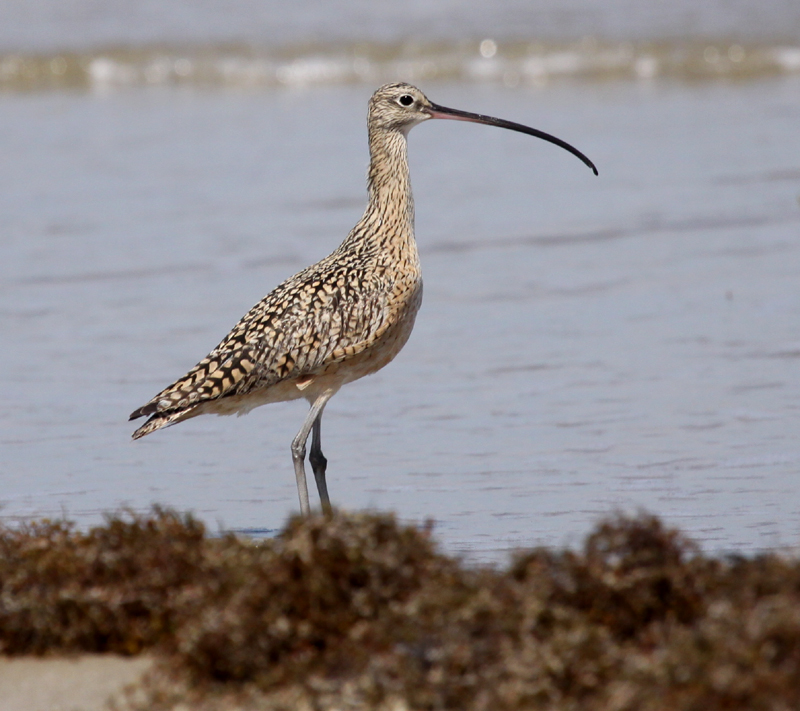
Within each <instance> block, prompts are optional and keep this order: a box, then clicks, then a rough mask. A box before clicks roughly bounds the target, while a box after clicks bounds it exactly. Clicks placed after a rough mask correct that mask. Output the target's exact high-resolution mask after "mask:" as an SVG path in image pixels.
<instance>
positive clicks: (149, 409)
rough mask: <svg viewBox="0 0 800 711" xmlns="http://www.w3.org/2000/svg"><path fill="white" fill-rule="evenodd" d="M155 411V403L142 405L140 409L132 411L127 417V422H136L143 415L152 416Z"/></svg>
mask: <svg viewBox="0 0 800 711" xmlns="http://www.w3.org/2000/svg"><path fill="white" fill-rule="evenodd" d="M155 411H156V405H155V403H152V402H148V403H147V405H143V406H142V407H140V408H138V409H137V410H134V411H133V412H132V413H131V414H130V417H128V422H130V421H131V420H138V419H139V418H140V417H144V416H145V415H152V414H153V413H154V412H155Z"/></svg>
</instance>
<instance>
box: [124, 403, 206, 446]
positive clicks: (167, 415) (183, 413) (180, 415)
mask: <svg viewBox="0 0 800 711" xmlns="http://www.w3.org/2000/svg"><path fill="white" fill-rule="evenodd" d="M198 406H199V404H198V405H195V406H194V407H188V408H186V409H184V410H173V411H172V412H157V413H155V414H153V415H152V416H151V417H150V419H149V420H147V422H145V423H144V424H143V425H142V426H141V427H140V428H139V429H138V430H136V431H135V432H134V433H133V435H132V437H133V439H140V438H142V437H144V436H145V435H149V434H150V433H151V432H155V431H156V430H160V429H161V428H162V427H169V426H170V425H175V424H177V423H178V422H182V421H183V420H188V419H189V418H190V417H195V416H196V415H199V414H200V413H199V412H194V411H195V410H196V409H197V407H198ZM141 409H144V408H141ZM145 414H150V413H146V412H141V410H136V411H135V412H134V413H133V414H132V415H131V416H130V419H131V420H135V419H136V418H137V417H141V416H142V415H145Z"/></svg>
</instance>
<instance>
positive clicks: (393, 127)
mask: <svg viewBox="0 0 800 711" xmlns="http://www.w3.org/2000/svg"><path fill="white" fill-rule="evenodd" d="M428 119H451V120H454V121H469V122H471V123H482V124H484V125H486V126H497V127H499V128H507V129H509V130H511V131H519V132H520V133H527V134H528V135H529V136H535V137H536V138H541V139H542V140H545V141H548V142H549V143H554V144H555V145H557V146H559V147H560V148H563V149H564V150H566V151H569V152H570V153H572V154H573V155H575V156H577V157H578V158H580V159H581V160H582V161H583V162H584V163H585V164H586V165H588V166H589V167H590V168H591V169H592V171H593V172H594V174H595V175H597V168H595V165H594V163H592V161H590V160H589V159H588V158H587V157H586V156H585V155H584V154H583V153H581V152H580V151H579V150H578V149H577V148H575V147H573V146H571V145H570V144H569V143H567V142H566V141H562V140H561V139H560V138H556V137H555V136H551V135H550V134H549V133H545V132H544V131H540V130H538V129H536V128H531V127H530V126H523V125H522V124H519V123H514V122H513V121H505V120H504V119H498V118H494V117H493V116H484V115H483V114H473V113H470V112H469V111H461V110H460V109H448V108H447V107H446V106H439V105H438V104H434V103H433V102H432V101H430V100H429V99H428V97H427V96H425V94H423V93H422V92H421V91H420V90H419V89H417V87H415V86H411V84H406V83H405V82H396V83H393V84H385V85H384V86H382V87H381V88H380V89H378V90H377V91H376V92H375V93H374V94H373V95H372V98H371V99H370V100H369V110H368V113H367V124H368V126H369V128H370V130H385V131H397V132H399V133H402V134H403V135H406V134H407V133H408V132H409V131H410V130H411V129H412V128H413V127H414V126H416V125H417V124H418V123H422V122H423V121H427V120H428Z"/></svg>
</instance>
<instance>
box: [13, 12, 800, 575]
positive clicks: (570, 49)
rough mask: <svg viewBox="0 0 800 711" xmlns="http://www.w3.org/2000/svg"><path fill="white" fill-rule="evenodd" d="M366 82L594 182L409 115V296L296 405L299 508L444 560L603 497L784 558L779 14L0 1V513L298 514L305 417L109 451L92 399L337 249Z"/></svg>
mask: <svg viewBox="0 0 800 711" xmlns="http://www.w3.org/2000/svg"><path fill="white" fill-rule="evenodd" d="M398 79H402V80H406V81H411V82H413V83H415V84H417V85H418V86H420V88H422V89H423V91H425V92H426V93H427V94H428V96H429V97H430V98H431V100H433V101H435V102H437V103H441V104H444V105H446V106H452V107H455V108H461V109H465V110H470V111H476V112H481V113H486V114H489V115H494V116H498V117H501V118H505V119H509V120H512V121H518V122H521V123H525V124H528V125H532V126H534V127H536V128H539V129H542V130H544V131H547V132H550V133H553V134H555V135H557V136H559V137H560V138H562V139H564V140H566V141H568V142H570V143H572V144H574V145H575V146H577V147H578V148H579V149H581V150H582V151H584V152H585V153H586V154H587V155H589V156H590V157H591V158H592V159H593V160H594V162H595V163H596V164H597V166H598V167H599V170H600V177H599V178H595V177H594V176H593V175H592V174H591V172H590V171H589V170H588V169H587V168H586V167H585V166H583V165H582V164H581V163H580V162H579V161H578V160H576V159H575V158H574V157H573V156H570V155H569V154H568V153H566V152H564V151H561V150H559V149H558V148H556V147H554V146H552V145H550V144H547V143H544V142H541V141H536V140H534V139H532V138H530V137H527V136H523V135H520V134H514V133H511V132H508V131H499V130H496V129H491V128H488V127H485V126H476V125H472V124H465V123H455V122H444V121H442V122H435V123H431V124H426V125H424V126H421V127H419V128H417V129H415V130H414V131H413V132H412V134H411V136H410V156H411V163H412V182H413V185H414V191H415V197H416V204H417V239H418V242H419V247H420V252H421V256H422V262H423V271H424V275H425V301H424V304H423V307H422V310H421V312H420V315H419V317H418V320H417V327H416V329H415V332H414V334H413V336H412V338H411V340H410V342H409V344H408V345H407V346H406V348H405V350H404V351H403V352H402V353H401V354H400V356H399V357H398V358H397V360H396V361H395V362H394V363H393V364H392V365H390V366H389V367H388V368H386V369H385V370H383V371H381V372H380V373H379V374H377V375H375V376H372V377H370V378H366V379H363V380H361V381H358V382H357V383H354V384H352V385H350V386H349V387H348V388H346V389H344V390H343V391H342V392H341V393H339V394H338V395H337V397H336V398H334V399H333V401H332V402H331V404H330V405H329V407H328V408H327V410H326V418H325V428H324V447H325V452H326V455H327V456H328V459H329V462H330V463H329V487H330V491H331V496H332V499H333V501H334V503H335V504H336V505H338V506H340V507H342V508H346V509H360V508H377V509H391V510H395V511H397V512H398V515H399V516H400V517H401V518H403V519H404V520H409V521H422V520H424V519H426V518H430V519H433V520H434V521H435V522H436V531H437V535H438V536H439V538H440V539H441V540H442V541H443V543H444V545H445V547H446V548H447V549H448V550H449V551H451V552H462V553H464V554H466V555H467V556H468V557H471V558H473V559H475V560H479V561H498V560H502V559H503V556H504V554H505V553H506V552H507V551H509V550H512V549H514V548H516V547H520V546H530V545H535V544H549V545H564V544H566V545H569V544H571V543H573V542H576V541H578V540H580V539H581V537H582V536H583V535H584V534H585V533H586V531H587V530H588V528H589V527H590V526H591V525H592V524H593V523H594V522H595V521H596V520H597V519H598V518H599V517H600V516H602V515H604V514H607V513H609V512H611V511H613V510H615V509H621V510H625V511H632V510H636V509H638V508H644V509H647V510H649V511H651V512H654V513H657V514H659V515H661V516H664V517H665V518H666V519H667V521H668V522H669V523H670V524H673V525H678V526H680V527H682V528H683V529H685V530H686V531H687V532H688V533H690V534H691V535H692V536H694V537H695V538H696V539H697V540H699V541H700V542H701V544H702V545H703V546H704V547H705V548H706V549H708V550H711V551H730V550H740V551H744V552H751V551H756V550H763V549H768V548H783V547H794V546H796V545H797V544H798V541H800V487H799V486H798V473H799V472H800V436H798V433H800V373H799V372H798V370H799V368H800V231H799V230H798V228H800V204H799V201H800V3H797V2H796V1H795V0H766V1H765V2H759V3H756V2H753V1H752V0H675V1H674V2H671V3H656V2H642V1H641V0H607V1H606V2H604V3H596V2H592V1H591V0H570V1H569V2H564V0H558V1H556V0H524V1H523V0H489V1H486V0H482V1H481V2H477V1H475V2H463V1H459V2H456V1H455V0H424V2H423V1H422V0H409V1H408V2H405V3H388V2H385V1H376V0H370V1H369V2H367V1H366V0H343V1H342V2H336V3H331V2H322V1H320V0H315V1H313V2H310V1H306V2H295V3H285V2H274V1H271V0H270V1H267V0H229V1H228V2H225V3H222V2H212V1H211V0H192V1H191V2H189V1H188V0H158V1H157V2H156V1H155V0H152V1H151V0H146V1H145V0H140V1H138V2H131V1H130V0H128V1H126V2H123V1H122V0H4V2H3V3H2V4H0V156H2V170H1V171H0V339H2V340H1V341H0V343H2V348H1V349H0V366H1V367H0V398H2V400H1V406H0V518H2V519H3V520H6V521H15V520H19V519H23V518H25V517H30V516H59V515H62V514H63V515H66V516H67V517H69V518H71V519H74V520H77V521H78V522H79V523H80V524H81V525H89V524H92V523H95V522H97V521H99V520H100V518H101V515H102V512H103V511H108V510H111V509H116V508H118V507H119V506H122V505H127V506H130V507H132V508H134V509H136V510H143V509H147V508H148V507H149V506H150V505H151V504H152V503H155V502H158V503H161V504H165V505H168V506H172V507H176V508H178V509H181V510H192V511H194V512H195V513H196V514H197V515H198V516H200V517H201V518H202V519H203V520H205V521H207V522H208V523H209V524H210V525H211V527H212V529H215V530H216V529H217V528H221V529H235V530H244V531H250V532H253V533H254V534H259V533H265V532H269V531H271V530H275V529H277V528H279V527H280V526H281V525H282V524H283V523H284V521H285V519H286V517H287V516H288V515H290V513H292V512H293V511H296V510H297V508H298V504H297V496H296V490H295V483H294V477H293V475H292V470H291V460H290V454H289V443H290V441H291V439H292V437H293V436H294V434H295V433H296V431H297V430H298V429H299V427H300V424H301V422H302V420H303V417H304V415H305V408H306V404H305V403H304V402H294V403H288V404H279V405H271V406H269V407H264V408H260V409H258V410H256V411H254V412H253V413H251V414H250V415H248V416H247V417H245V418H242V419H238V418H211V417H203V418H198V419H195V420H192V421H189V422H186V423H183V424H181V425H179V426H178V427H175V428H173V429H169V430H164V431H159V432H157V433H155V434H153V435H151V436H149V437H147V438H145V439H144V440H141V441H139V442H136V443H133V442H131V441H130V433H131V432H132V431H133V429H134V425H133V423H128V422H127V416H128V413H129V412H131V411H132V410H133V409H134V408H135V407H138V406H139V405H142V404H143V403H145V402H146V401H147V400H149V399H150V398H151V397H152V396H153V395H154V394H156V393H157V392H158V391H159V390H160V389H161V388H162V387H164V386H166V385H167V384H169V383H170V382H172V381H173V380H174V379H175V378H176V377H178V376H180V375H182V374H183V373H184V372H185V371H186V370H187V369H188V368H189V367H191V366H192V365H194V363H195V362H196V361H197V360H199V359H200V358H201V357H203V356H204V355H205V354H206V353H207V352H208V351H209V350H210V349H211V348H212V347H213V346H215V345H216V344H217V342H218V341H219V340H220V339H221V338H222V337H223V336H224V335H225V334H226V333H227V331H228V330H229V329H230V327H231V326H232V325H233V324H234V323H235V322H236V321H237V320H238V318H239V317H240V316H241V315H242V314H243V313H244V312H245V311H246V310H247V309H248V308H249V307H250V306H251V305H252V304H253V303H255V302H256V301H257V300H258V299H260V298H261V297H262V296H263V295H264V294H265V293H267V291H269V290H270V289H271V288H273V287H274V286H275V285H277V284H278V283H279V282H280V281H282V280H283V279H284V278H286V277H288V276H290V275H291V274H292V273H294V272H296V271H298V270H299V269H301V268H302V267H304V266H305V265H307V264H310V263H312V262H314V261H316V260H318V259H320V258H321V257H323V256H324V255H326V254H328V253H329V252H330V251H332V250H333V249H334V248H335V247H336V246H337V245H338V243H339V242H340V241H341V239H342V238H343V237H344V236H345V235H346V233H347V232H348V230H349V229H350V227H351V226H352V225H353V224H354V223H355V222H356V220H357V219H358V218H359V217H360V215H361V212H362V210H363V207H364V204H365V201H366V194H365V190H364V185H365V168H366V163H367V146H366V131H365V111H366V102H367V100H368V98H369V96H370V95H371V93H372V92H373V91H374V89H375V88H376V87H377V86H379V85H380V84H382V83H384V82H386V81H390V80H398ZM314 496H315V494H314ZM313 500H316V499H315V498H314V499H313Z"/></svg>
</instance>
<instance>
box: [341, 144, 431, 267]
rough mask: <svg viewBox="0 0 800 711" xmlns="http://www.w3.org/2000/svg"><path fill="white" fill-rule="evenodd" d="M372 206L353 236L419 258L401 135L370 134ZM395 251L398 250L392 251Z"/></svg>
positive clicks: (367, 210)
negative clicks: (397, 249)
mask: <svg viewBox="0 0 800 711" xmlns="http://www.w3.org/2000/svg"><path fill="white" fill-rule="evenodd" d="M369 152H370V164H369V171H368V174H367V192H368V193H369V204H368V205H367V209H366V211H365V212H364V216H363V217H362V218H361V220H360V222H359V224H358V225H356V227H355V229H354V230H353V233H352V236H355V235H359V237H360V239H362V240H366V241H369V242H371V243H372V246H373V247H375V248H377V249H379V250H386V249H387V248H389V247H395V248H399V251H400V252H401V253H402V252H405V254H406V256H411V253H413V257H414V258H416V243H415V242H414V198H413V196H412V195H411V183H410V181H409V176H408V161H407V151H406V137H405V136H404V135H403V134H402V133H401V132H399V131H388V130H386V129H375V128H372V129H370V131H369ZM392 251H395V250H392Z"/></svg>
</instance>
